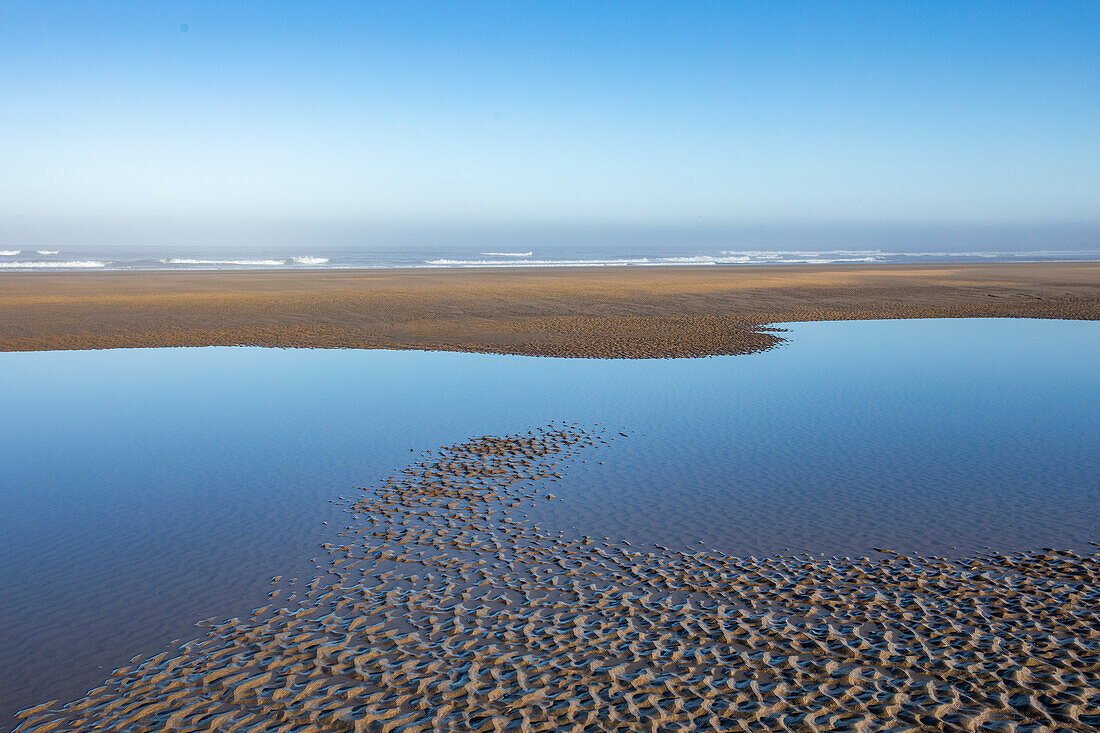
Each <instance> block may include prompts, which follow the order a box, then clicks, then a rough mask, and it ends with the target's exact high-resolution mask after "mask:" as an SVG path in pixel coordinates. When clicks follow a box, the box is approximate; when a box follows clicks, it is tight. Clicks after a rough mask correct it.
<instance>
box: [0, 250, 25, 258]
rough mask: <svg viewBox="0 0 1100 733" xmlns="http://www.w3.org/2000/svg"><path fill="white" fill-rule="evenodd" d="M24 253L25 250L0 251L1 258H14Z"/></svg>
mask: <svg viewBox="0 0 1100 733" xmlns="http://www.w3.org/2000/svg"><path fill="white" fill-rule="evenodd" d="M22 251H23V250H21V249H0V256H3V257H14V256H15V255H17V254H19V253H20V252H22Z"/></svg>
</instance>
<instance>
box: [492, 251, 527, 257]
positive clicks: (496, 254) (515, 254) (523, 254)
mask: <svg viewBox="0 0 1100 733" xmlns="http://www.w3.org/2000/svg"><path fill="white" fill-rule="evenodd" d="M481 254H483V255H485V256H486V257H530V256H531V255H533V254H535V253H534V252H482V253H481Z"/></svg>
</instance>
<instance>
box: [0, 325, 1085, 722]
mask: <svg viewBox="0 0 1100 733" xmlns="http://www.w3.org/2000/svg"><path fill="white" fill-rule="evenodd" d="M789 328H790V333H789V334H788V336H789V337H790V339H791V341H790V343H788V344H786V345H784V346H783V347H781V348H779V349H776V350H774V351H771V352H768V353H764V354H757V355H751V356H735V357H712V358H707V359H694V360H655V361H601V360H564V359H535V358H528V357H505V356H486V355H474V354H449V353H424V352H392V351H310V350H270V349H258V348H203V349H138V350H115V351H98V352H96V351H84V352H51V353H26V354H0V519H2V522H3V524H2V530H0V553H2V556H3V558H4V561H3V562H2V563H0V583H2V586H0V587H2V588H3V593H2V594H0V730H2V729H4V727H5V726H4V724H5V722H6V721H7V720H8V716H9V715H10V713H11V712H13V711H14V710H16V709H18V708H21V707H25V706H28V705H31V704H34V703H37V702H41V701H43V700H45V699H50V698H62V699H69V698H72V697H75V696H77V695H80V694H81V693H83V692H84V691H86V690H87V689H88V688H90V687H92V686H94V685H96V684H97V683H98V682H99V681H100V680H102V679H103V678H104V677H106V676H107V674H108V673H109V672H110V670H111V669H113V668H114V667H117V666H120V665H121V664H124V663H125V661H126V660H127V659H129V657H131V656H133V655H135V654H139V653H142V654H151V653H155V652H157V651H159V650H160V649H161V648H163V647H164V645H165V643H166V642H168V641H169V640H171V639H173V638H177V637H182V638H192V637H195V636H198V635H199V634H198V632H197V630H195V629H194V628H193V627H192V625H193V623H194V622H195V621H197V620H199V619H202V618H206V617H209V616H218V617H229V616H240V615H245V614H247V613H248V611H249V609H251V608H253V607H255V606H258V605H261V604H262V603H263V600H264V596H265V595H266V592H267V590H268V589H269V580H270V578H271V576H274V575H284V576H295V575H301V576H307V575H309V574H310V573H311V572H312V565H311V563H310V562H309V560H310V558H311V557H313V556H314V554H315V549H316V546H317V544H318V543H319V542H322V541H324V540H325V539H326V538H327V537H328V536H331V534H333V533H334V532H335V531H336V530H337V529H338V526H339V522H340V520H341V516H340V511H339V510H338V509H337V508H336V506H335V505H334V504H330V503H329V500H330V499H333V498H336V497H337V496H339V495H341V494H343V495H349V494H350V493H351V492H352V491H353V490H354V487H356V486H361V485H366V484H370V483H372V482H375V481H377V480H378V479H380V478H382V477H384V476H387V475H390V474H391V473H393V472H394V471H396V470H398V469H399V468H401V467H402V466H403V465H404V464H405V463H407V462H408V461H409V460H410V458H411V457H412V456H413V455H414V454H412V453H410V452H409V449H410V448H416V449H417V450H419V449H422V448H433V447H437V446H440V445H444V444H450V443H453V442H457V441H462V440H465V439H466V438H469V437H470V436H473V435H482V434H505V433H511V432H525V431H526V430H527V429H529V428H531V427H533V426H536V425H544V424H546V423H548V422H550V421H552V420H567V421H570V422H573V421H576V422H579V423H581V424H583V425H585V426H590V425H592V424H594V423H599V424H600V425H601V426H602V427H605V428H606V429H607V430H608V431H609V433H610V434H611V435H615V436H617V434H618V433H619V432H620V431H622V432H625V433H628V434H629V437H627V438H618V439H617V440H615V441H613V442H612V444H611V445H610V446H608V447H605V448H603V449H601V450H600V451H599V452H597V453H594V454H592V455H591V456H590V457H589V459H588V462H587V463H583V464H579V465H576V466H574V467H572V469H570V470H569V471H568V472H566V478H565V480H564V481H563V482H562V483H561V484H559V485H556V486H555V487H554V489H553V490H554V492H555V494H556V495H557V496H558V497H559V499H560V500H555V501H547V502H545V503H544V504H542V505H540V507H538V509H537V510H536V511H534V512H532V513H531V516H532V518H534V519H537V520H540V521H542V522H544V523H545V524H547V525H551V526H557V527H562V528H575V531H577V532H580V533H582V534H589V535H593V536H609V537H616V538H626V539H629V540H630V541H631V542H634V543H640V542H659V543H661V544H665V545H670V546H673V547H694V548H702V547H706V548H716V549H719V550H722V551H724V552H728V553H731V554H739V555H745V554H755V555H761V554H773V553H777V552H781V551H783V550H785V549H786V548H791V549H794V550H801V549H807V550H810V551H812V552H823V553H826V554H829V555H845V554H867V553H871V552H872V548H873V547H875V546H879V547H882V546H886V547H889V548H893V549H898V550H904V551H912V552H921V553H935V554H947V555H954V554H962V553H971V552H974V551H976V550H980V549H981V548H983V547H986V546H990V547H992V548H994V549H997V550H1005V551H1011V550H1017V549H1031V548H1038V547H1045V546H1054V547H1069V548H1078V549H1080V548H1084V547H1087V546H1088V545H1087V543H1088V542H1089V541H1100V479H1098V477H1100V323H1092V322H1065V321H1035V320H983V319H974V320H929V321H858V322H844V323H813V324H796V325H793V326H790V327H789ZM601 462H602V463H601ZM323 522H329V525H324V524H322V523H323ZM700 540H701V543H700Z"/></svg>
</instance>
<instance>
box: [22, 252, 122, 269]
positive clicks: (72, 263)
mask: <svg viewBox="0 0 1100 733" xmlns="http://www.w3.org/2000/svg"><path fill="white" fill-rule="evenodd" d="M0 254H3V253H0ZM106 266H107V263H106V262H101V261H100V260H69V261H68V262H0V268H7V269H19V270H33V269H38V268H40V267H50V268H54V269H62V270H83V269H88V268H92V267H106Z"/></svg>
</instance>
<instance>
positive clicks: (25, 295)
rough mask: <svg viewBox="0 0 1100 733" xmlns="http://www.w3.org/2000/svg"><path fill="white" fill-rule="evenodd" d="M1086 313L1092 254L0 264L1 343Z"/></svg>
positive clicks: (565, 332) (458, 341) (768, 339)
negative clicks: (157, 266) (151, 266)
mask: <svg viewBox="0 0 1100 733" xmlns="http://www.w3.org/2000/svg"><path fill="white" fill-rule="evenodd" d="M966 316H969V317H1036V318H1072V319H1089V320H1094V319H1100V263H1041V264H1022V263H1021V264H968V265H954V264H953V265H927V266H913V265H844V266H822V265H817V266H782V267H669V268H641V267H639V268H609V269H592V268H563V269H524V270H508V271H501V270H444V271H441V270H354V271H336V270H329V271H320V272H317V271H311V272H303V271H290V272H271V271H264V272H187V273H164V272H140V273H132V272H131V273H125V272H102V273H88V272H78V273H3V274H0V351H28V350H53V349H89V348H116V347H143V346H206V345H238V344H244V345H252V346H285V347H294V346H297V347H323V348H341V347H352V348H396V349H443V350H451V351H480V352H491V353H514V354H531V355H545V356H580V357H642V358H644V357H666V356H700V355H706V354H736V353H745V352H750V351H757V350H760V349H763V348H767V347H769V346H771V345H773V344H774V343H775V342H776V341H777V339H778V336H777V335H776V334H774V333H770V332H768V331H761V330H758V329H756V328H754V326H759V325H761V324H767V323H775V322H781V321H812V320H846V319H868V318H922V317H966Z"/></svg>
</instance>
